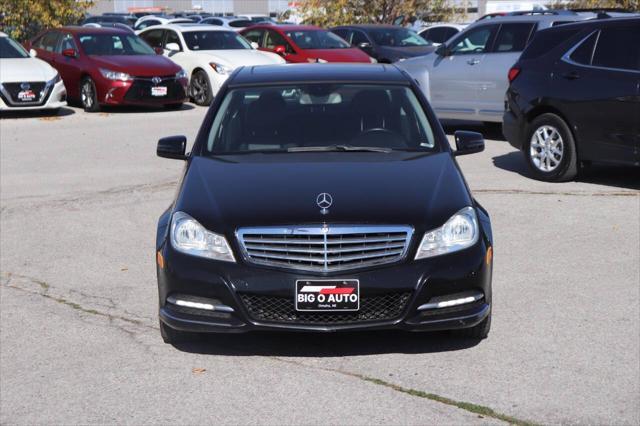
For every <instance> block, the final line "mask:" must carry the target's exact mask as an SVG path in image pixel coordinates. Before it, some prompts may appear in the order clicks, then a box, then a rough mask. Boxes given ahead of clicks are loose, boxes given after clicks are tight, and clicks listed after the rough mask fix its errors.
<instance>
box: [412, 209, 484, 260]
mask: <svg viewBox="0 0 640 426" xmlns="http://www.w3.org/2000/svg"><path fill="white" fill-rule="evenodd" d="M478 236H479V230H478V218H477V217H476V211H475V210H474V209H473V207H465V208H463V209H462V210H460V211H459V212H458V213H456V214H454V215H453V216H451V218H450V219H449V220H447V222H446V223H445V224H444V225H442V226H441V227H440V228H438V229H434V230H432V231H429V232H427V233H425V234H424V237H423V238H422V242H421V243H420V247H418V252H417V253H416V260H417V259H424V258H427V257H433V256H439V255H441V254H446V253H453V252H455V251H459V250H463V249H466V248H467V247H471V246H472V245H474V244H475V243H476V242H477V241H478Z"/></svg>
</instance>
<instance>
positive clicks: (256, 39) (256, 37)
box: [244, 30, 264, 47]
mask: <svg viewBox="0 0 640 426" xmlns="http://www.w3.org/2000/svg"><path fill="white" fill-rule="evenodd" d="M263 35H264V31H262V30H251V31H247V32H246V33H245V34H244V37H245V38H246V39H247V40H249V41H250V42H253V43H258V46H260V47H262V41H263V40H262V36H263Z"/></svg>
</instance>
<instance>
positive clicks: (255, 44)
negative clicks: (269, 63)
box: [251, 41, 260, 49]
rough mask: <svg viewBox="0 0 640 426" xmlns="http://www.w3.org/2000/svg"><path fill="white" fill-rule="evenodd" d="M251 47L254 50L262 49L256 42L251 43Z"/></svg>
mask: <svg viewBox="0 0 640 426" xmlns="http://www.w3.org/2000/svg"><path fill="white" fill-rule="evenodd" d="M251 47H252V48H254V49H258V48H259V47H260V45H259V44H258V43H256V42H255V41H252V42H251Z"/></svg>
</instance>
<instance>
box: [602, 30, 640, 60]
mask: <svg viewBox="0 0 640 426" xmlns="http://www.w3.org/2000/svg"><path fill="white" fill-rule="evenodd" d="M591 64H592V65H593V66H598V67H606V68H617V69H624V70H633V71H640V26H638V25H629V26H615V27H609V28H603V29H602V30H600V36H599V37H598V41H597V43H596V50H595V52H594V53H593V60H592V61H591Z"/></svg>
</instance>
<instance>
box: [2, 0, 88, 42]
mask: <svg viewBox="0 0 640 426" xmlns="http://www.w3.org/2000/svg"><path fill="white" fill-rule="evenodd" d="M92 4H93V0H0V16H1V22H0V29H2V31H4V32H6V33H7V34H9V36H11V37H13V38H15V39H16V40H18V41H24V40H26V39H29V38H31V37H33V36H34V35H36V34H37V33H38V32H39V31H41V30H43V29H45V28H51V27H59V26H63V25H69V24H76V23H78V22H79V21H81V20H82V19H83V18H84V17H85V13H86V11H87V9H88V8H89V7H91V5H92Z"/></svg>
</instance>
